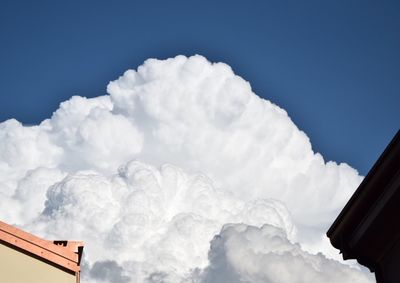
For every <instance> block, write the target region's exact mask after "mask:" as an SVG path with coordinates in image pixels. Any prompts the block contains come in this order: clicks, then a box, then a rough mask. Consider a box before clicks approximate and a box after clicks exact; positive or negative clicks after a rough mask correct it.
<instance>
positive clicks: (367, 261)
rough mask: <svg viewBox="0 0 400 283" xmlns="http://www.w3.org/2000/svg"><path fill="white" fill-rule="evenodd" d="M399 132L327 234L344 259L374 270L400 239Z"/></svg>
mask: <svg viewBox="0 0 400 283" xmlns="http://www.w3.org/2000/svg"><path fill="white" fill-rule="evenodd" d="M399 217H400V131H399V132H397V134H396V135H395V137H394V138H393V140H392V141H391V142H390V144H389V145H388V146H387V148H386V149H385V151H384V152H383V154H382V155H381V156H380V158H379V159H378V161H377V162H376V163H375V165H374V166H373V167H372V169H371V170H370V171H369V173H368V174H367V176H366V177H365V178H364V180H363V181H362V183H361V184H360V186H359V187H358V188H357V190H356V191H355V193H354V194H353V196H352V197H351V198H350V200H349V202H348V203H347V204H346V206H345V207H344V208H343V210H342V211H341V213H340V214H339V216H338V217H337V219H336V220H335V221H334V223H333V224H332V226H331V227H330V229H329V230H328V232H327V236H328V237H329V239H330V241H331V243H332V245H333V246H334V247H335V248H337V249H339V250H340V251H341V253H342V254H343V258H344V259H357V261H358V262H359V263H361V264H363V265H365V266H367V267H368V268H369V269H370V270H371V271H376V270H377V269H378V268H379V266H380V263H381V261H382V259H383V258H384V256H385V255H386V254H387V253H388V252H389V251H390V249H391V248H393V247H394V246H395V245H396V243H397V242H398V241H399V240H400V222H399V219H400V218H399Z"/></svg>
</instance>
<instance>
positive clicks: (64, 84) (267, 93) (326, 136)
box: [0, 0, 400, 174]
mask: <svg viewBox="0 0 400 283" xmlns="http://www.w3.org/2000/svg"><path fill="white" fill-rule="evenodd" d="M322 2H323V1H251V2H250V1H218V2H217V1H79V2H78V1H75V2H74V1H64V2H61V1H1V3H0V40H1V46H0V62H1V64H0V82H1V83H0V121H3V120H6V119H9V118H16V119H18V120H19V121H21V122H23V123H25V124H34V123H38V122H40V121H41V120H43V119H45V118H48V117H50V115H51V113H52V112H53V111H54V110H55V109H56V108H57V107H58V104H59V103H60V102H62V101H64V100H66V99H68V98H69V97H70V96H72V95H80V96H86V97H94V96H98V95H102V94H105V88H106V85H107V83H108V82H109V81H110V80H114V79H116V78H117V77H118V76H119V75H121V74H122V73H123V72H124V71H125V70H126V69H129V68H136V67H137V66H138V65H140V64H141V63H142V62H143V61H144V60H145V59H147V58H150V57H155V58H168V57H172V56H175V55H177V54H184V55H193V54H201V55H204V56H206V57H207V58H208V59H209V60H211V61H223V62H225V63H227V64H229V65H231V66H232V68H233V70H234V71H235V72H236V73H237V74H238V75H240V76H242V77H243V78H245V79H246V80H248V81H249V82H250V83H251V85H252V87H253V90H254V92H255V93H257V94H258V95H259V96H262V97H264V98H266V99H268V100H271V101H272V102H274V103H276V104H278V105H279V106H281V107H282V108H284V109H285V110H287V111H288V113H289V115H290V117H291V118H292V119H293V120H294V122H295V123H296V125H297V126H298V127H299V128H300V129H302V130H303V131H305V132H306V134H307V135H308V136H309V137H310V139H311V142H312V144H313V148H314V150H315V151H319V152H321V153H322V155H323V156H324V157H325V159H326V160H335V161H338V162H342V161H344V162H347V163H349V164H350V165H351V166H353V167H355V168H356V169H357V170H359V171H360V173H362V174H366V173H367V171H368V170H369V168H370V167H371V166H372V164H373V162H374V161H375V160H376V159H377V157H378V156H379V154H380V153H381V152H382V150H383V149H384V148H385V146H386V145H387V143H388V142H389V141H390V139H391V138H392V136H393V135H394V134H395V132H396V131H397V130H398V128H399V115H398V108H399V102H400V52H399V50H400V4H399V2H398V1H391V2H390V1H349V0H347V1H324V3H322Z"/></svg>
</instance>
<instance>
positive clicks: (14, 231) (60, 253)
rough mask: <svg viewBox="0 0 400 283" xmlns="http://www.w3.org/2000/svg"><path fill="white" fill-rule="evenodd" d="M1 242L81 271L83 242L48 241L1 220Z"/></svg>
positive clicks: (65, 268)
mask: <svg viewBox="0 0 400 283" xmlns="http://www.w3.org/2000/svg"><path fill="white" fill-rule="evenodd" d="M0 243H3V244H5V245H8V246H10V247H12V248H14V249H17V250H19V251H21V252H23V253H26V254H30V255H32V256H34V257H36V258H38V259H40V260H43V261H45V262H47V263H49V264H52V265H55V266H58V267H60V268H61V269H64V270H66V271H68V272H70V273H74V274H77V273H79V272H80V261H81V257H82V252H83V242H78V241H48V240H44V239H41V238H39V237H36V236H35V235H32V234H30V233H28V232H25V231H23V230H21V229H18V228H16V227H14V226H11V225H9V224H7V223H4V222H2V221H0Z"/></svg>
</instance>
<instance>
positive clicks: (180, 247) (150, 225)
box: [0, 56, 369, 282]
mask: <svg viewBox="0 0 400 283" xmlns="http://www.w3.org/2000/svg"><path fill="white" fill-rule="evenodd" d="M107 90H108V93H109V95H107V96H100V97H97V98H91V99H87V98H83V97H78V96H75V97H72V98H71V99H70V100H68V101H66V102H63V103H61V105H60V108H59V109H57V110H56V111H55V112H54V114H53V115H52V117H51V118H49V119H47V120H44V121H43V122H42V123H41V124H40V125H37V126H32V127H26V126H23V125H21V123H19V122H18V121H16V120H8V121H5V122H3V123H1V124H0V205H1V207H2V208H3V209H2V211H1V212H0V218H1V219H2V220H4V221H7V222H9V223H11V224H15V225H19V226H21V227H23V228H24V229H27V230H29V231H31V232H33V233H37V234H39V235H41V236H43V237H46V238H62V239H65V238H68V239H79V240H83V241H85V242H86V246H85V251H86V252H85V260H84V268H83V269H84V272H83V278H84V280H86V282H146V281H147V282H183V281H188V282H194V281H198V282H218V280H220V281H219V282H227V281H226V280H228V279H229V278H231V279H229V280H228V281H231V282H262V281H263V280H264V279H265V280H264V282H317V281H318V280H320V281H321V280H322V281H324V282H369V279H368V278H367V277H365V276H364V275H363V273H362V272H361V271H359V270H357V269H354V268H350V267H348V266H345V265H343V264H341V263H338V262H335V261H333V260H331V259H327V258H325V256H327V257H335V254H336V251H335V250H333V248H331V247H330V246H329V244H328V243H327V240H326V237H325V236H324V233H325V231H326V229H327V228H328V226H329V225H330V223H331V222H332V221H333V219H334V218H335V216H336V215H337V214H338V212H339V210H340V209H341V207H342V206H343V205H344V204H345V202H346V200H347V199H348V198H349V196H350V195H351V194H352V192H353V191H354V190H355V188H356V187H357V185H358V184H359V183H360V181H361V179H362V177H360V176H359V175H358V173H357V172H356V171H355V170H354V169H352V168H351V167H349V166H348V165H346V164H339V165H338V164H336V163H334V162H327V163H325V162H324V160H323V158H322V156H321V155H320V154H318V153H314V152H313V151H312V148H311V144H310V141H309V139H308V138H307V136H306V135H305V134H304V133H303V132H302V131H300V130H299V129H298V128H297V127H296V126H295V125H294V123H293V122H292V121H291V120H290V118H289V117H288V115H287V113H286V112H285V111H284V110H283V109H281V108H279V107H278V106H276V105H274V104H272V103H271V102H269V101H267V100H264V99H261V98H260V97H258V96H257V95H255V94H254V93H253V92H252V90H251V87H250V85H249V83H247V82H246V81H244V80H243V79H242V78H240V77H238V76H236V75H235V74H234V73H233V71H232V70H231V68H230V67H229V66H228V65H226V64H223V63H215V64H213V63H210V62H208V61H207V60H206V59H205V58H204V57H201V56H193V57H189V58H187V57H184V56H177V57H175V58H171V59H167V60H155V59H149V60H147V61H146V62H145V63H144V64H143V65H142V66H140V67H139V68H138V70H137V71H135V70H128V71H126V72H125V74H124V75H123V76H121V77H120V78H119V79H117V80H116V81H113V82H110V84H109V85H108V88H107ZM228 223H240V224H230V225H227V224H228ZM224 225H225V226H224ZM257 227H258V228H257ZM221 229H222V230H221ZM216 235H218V236H216ZM257 241H259V243H256V242H257ZM210 242H211V246H210ZM230 243H234V244H230ZM259 245H263V246H259ZM305 250H306V251H307V252H306V251H305ZM316 252H322V253H324V255H322V254H317V255H315V254H313V253H316ZM241 256H243V260H244V259H246V260H245V261H246V262H242V263H240V259H241ZM247 260H248V261H247ZM289 263H290V266H289ZM215 270H218V271H221V273H220V275H218V276H221V277H218V276H217V275H216V273H215V272H214V271H215ZM276 270H282V271H285V272H286V271H287V272H289V273H290V274H291V275H290V276H296V278H297V279H296V280H297V281H292V279H291V278H294V277H288V276H284V275H283V274H280V273H279V272H277V271H276ZM297 273H298V274H297ZM99 274H102V275H101V276H100V275H99ZM296 274H297V275H296ZM215 276H217V277H215ZM328 278H330V279H329V280H330V281H329V280H328ZM346 278H347V279H346ZM353 279H354V280H353ZM221 280H222V281H221ZM235 280H236V281H235ZM268 280H269V281H268ZM346 280H347V281H346ZM352 280H353V281H352ZM357 280H358V281H357Z"/></svg>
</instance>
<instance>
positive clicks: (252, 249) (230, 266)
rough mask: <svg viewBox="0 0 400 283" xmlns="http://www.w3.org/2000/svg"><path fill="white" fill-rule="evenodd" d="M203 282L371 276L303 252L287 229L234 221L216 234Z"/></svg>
mask: <svg viewBox="0 0 400 283" xmlns="http://www.w3.org/2000/svg"><path fill="white" fill-rule="evenodd" d="M209 259H210V265H209V266H208V267H207V268H206V269H205V270H204V273H203V274H201V276H200V280H199V281H200V282H232V283H234V282H267V283H269V282H276V283H284V282H307V283H313V282H315V283H319V282H327V283H329V282H332V283H333V282H354V283H357V282H368V281H369V280H370V278H369V277H368V276H367V275H366V274H363V273H361V272H355V271H354V270H353V269H352V268H350V267H348V266H343V265H342V264H340V263H339V262H337V261H334V260H331V259H327V258H326V257H325V256H324V255H322V254H321V253H319V254H316V255H312V254H309V253H307V252H304V251H303V250H302V249H301V247H300V245H298V244H293V243H291V242H290V241H289V240H288V239H287V237H286V235H285V232H284V230H282V229H279V228H277V227H274V226H270V225H263V226H262V227H260V228H258V227H254V226H248V225H245V224H232V225H226V226H224V227H223V229H222V231H221V233H220V234H219V235H217V236H215V237H214V239H213V241H212V242H211V250H210V252H209Z"/></svg>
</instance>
